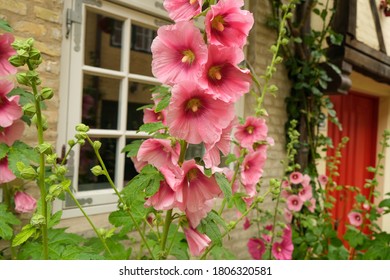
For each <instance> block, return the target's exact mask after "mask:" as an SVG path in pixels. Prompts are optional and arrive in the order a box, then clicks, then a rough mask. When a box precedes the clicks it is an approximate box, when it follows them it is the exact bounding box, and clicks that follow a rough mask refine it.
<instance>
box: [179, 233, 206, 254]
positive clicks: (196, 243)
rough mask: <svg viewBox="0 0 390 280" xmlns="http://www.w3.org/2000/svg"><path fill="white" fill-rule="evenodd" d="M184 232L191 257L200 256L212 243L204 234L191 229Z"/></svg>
mask: <svg viewBox="0 0 390 280" xmlns="http://www.w3.org/2000/svg"><path fill="white" fill-rule="evenodd" d="M183 230H184V234H185V236H186V239H187V243H188V247H189V248H190V253H191V255H193V256H200V255H201V254H202V253H203V252H204V250H205V249H206V248H207V246H209V244H210V243H211V239H210V238H209V237H208V236H207V235H206V234H202V233H200V232H199V231H197V230H196V229H193V228H191V227H188V228H184V229H183Z"/></svg>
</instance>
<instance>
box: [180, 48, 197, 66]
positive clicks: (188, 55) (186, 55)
mask: <svg viewBox="0 0 390 280" xmlns="http://www.w3.org/2000/svg"><path fill="white" fill-rule="evenodd" d="M182 54H183V57H182V59H181V62H183V63H188V64H192V62H194V60H195V54H194V53H193V52H192V51H191V50H185V51H183V52H182Z"/></svg>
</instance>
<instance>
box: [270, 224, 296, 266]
mask: <svg viewBox="0 0 390 280" xmlns="http://www.w3.org/2000/svg"><path fill="white" fill-rule="evenodd" d="M293 251H294V244H293V243H292V232H291V228H290V227H287V228H285V229H284V230H283V236H282V241H281V242H275V243H274V244H273V245H272V255H273V256H274V257H275V259H277V260H291V259H292V253H293Z"/></svg>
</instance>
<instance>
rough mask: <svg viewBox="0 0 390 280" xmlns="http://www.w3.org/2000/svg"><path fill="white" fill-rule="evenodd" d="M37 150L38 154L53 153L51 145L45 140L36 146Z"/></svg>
mask: <svg viewBox="0 0 390 280" xmlns="http://www.w3.org/2000/svg"><path fill="white" fill-rule="evenodd" d="M37 150H38V152H39V153H40V154H45V155H51V154H52V153H53V147H52V146H51V145H50V144H49V143H47V142H45V143H42V144H40V145H38V146H37Z"/></svg>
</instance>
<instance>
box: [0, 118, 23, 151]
mask: <svg viewBox="0 0 390 280" xmlns="http://www.w3.org/2000/svg"><path fill="white" fill-rule="evenodd" d="M23 131H24V122H23V121H21V120H16V121H14V122H13V124H11V125H10V126H8V127H5V128H2V127H0V143H5V144H7V145H8V146H12V145H13V143H14V142H15V141H16V140H19V139H20V138H21V137H22V135H23Z"/></svg>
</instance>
